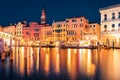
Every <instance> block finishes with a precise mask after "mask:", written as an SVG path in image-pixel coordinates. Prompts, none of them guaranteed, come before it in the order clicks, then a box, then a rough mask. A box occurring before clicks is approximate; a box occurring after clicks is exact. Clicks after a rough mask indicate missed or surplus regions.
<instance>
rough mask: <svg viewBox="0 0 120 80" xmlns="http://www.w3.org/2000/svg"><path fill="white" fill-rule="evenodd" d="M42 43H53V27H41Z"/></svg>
mask: <svg viewBox="0 0 120 80" xmlns="http://www.w3.org/2000/svg"><path fill="white" fill-rule="evenodd" d="M40 30H41V31H40V41H42V42H44V41H53V37H52V27H51V26H50V25H45V26H41V29H40Z"/></svg>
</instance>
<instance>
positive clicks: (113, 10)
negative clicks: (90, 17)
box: [100, 4, 120, 47]
mask: <svg viewBox="0 0 120 80" xmlns="http://www.w3.org/2000/svg"><path fill="white" fill-rule="evenodd" d="M100 14H101V39H102V42H103V44H104V45H107V46H113V47H114V46H116V47H117V46H120V4H118V5H113V6H109V7H105V8H101V9H100Z"/></svg>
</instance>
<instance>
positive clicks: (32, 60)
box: [0, 47, 120, 80]
mask: <svg viewBox="0 0 120 80" xmlns="http://www.w3.org/2000/svg"><path fill="white" fill-rule="evenodd" d="M13 52H14V61H13V62H11V61H10V60H9V59H10V58H9V57H8V56H7V57H6V60H5V61H4V62H2V61H1V60H0V79H4V80H6V79H7V80H8V79H19V78H20V79H21V80H22V79H33V80H34V79H36V80H38V79H43V80H46V79H47V80H49V79H50V80H51V79H52V80H53V79H59V80H62V79H64V80H119V79H120V76H119V74H120V68H119V67H120V50H117V49H116V50H115V49H109V50H107V49H101V50H99V49H95V50H90V49H59V48H41V51H40V52H39V48H35V47H33V48H32V47H20V48H17V47H16V48H13ZM11 75H13V77H11Z"/></svg>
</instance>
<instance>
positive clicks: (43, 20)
mask: <svg viewBox="0 0 120 80" xmlns="http://www.w3.org/2000/svg"><path fill="white" fill-rule="evenodd" d="M41 24H46V12H45V9H43V10H42V15H41Z"/></svg>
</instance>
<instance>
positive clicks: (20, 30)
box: [16, 21, 26, 39]
mask: <svg viewBox="0 0 120 80" xmlns="http://www.w3.org/2000/svg"><path fill="white" fill-rule="evenodd" d="M24 26H26V21H24V22H18V23H17V25H16V36H17V37H19V38H20V39H21V38H22V35H23V27H24Z"/></svg>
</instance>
